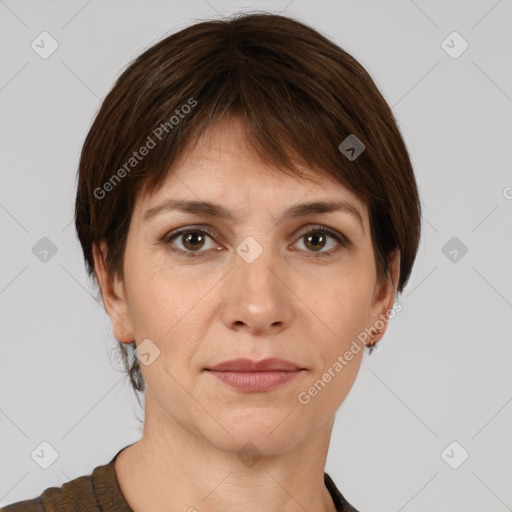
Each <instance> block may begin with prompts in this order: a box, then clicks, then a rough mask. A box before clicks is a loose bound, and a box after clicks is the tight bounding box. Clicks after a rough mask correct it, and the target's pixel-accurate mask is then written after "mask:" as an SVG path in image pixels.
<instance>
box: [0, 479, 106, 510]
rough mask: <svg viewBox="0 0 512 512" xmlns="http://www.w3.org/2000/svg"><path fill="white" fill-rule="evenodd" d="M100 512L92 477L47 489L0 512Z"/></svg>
mask: <svg viewBox="0 0 512 512" xmlns="http://www.w3.org/2000/svg"><path fill="white" fill-rule="evenodd" d="M75 510H88V511H91V512H95V511H100V510H101V509H100V508H99V507H98V501H97V499H96V495H95V491H94V483H93V478H92V475H88V476H80V477H78V478H75V479H74V480H71V481H70V482H67V483H65V484H63V485H62V486H61V487H49V488H48V489H46V490H45V491H43V493H42V494H41V495H40V496H38V497H37V498H33V499H29V500H24V501H20V502H17V503H12V504H10V505H7V506H6V507H3V508H1V509H0V512H22V511H23V512H71V511H75Z"/></svg>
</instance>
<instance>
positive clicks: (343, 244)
mask: <svg viewBox="0 0 512 512" xmlns="http://www.w3.org/2000/svg"><path fill="white" fill-rule="evenodd" d="M187 233H203V234H206V235H208V236H209V237H210V238H212V239H214V238H215V236H216V233H215V232H214V231H213V230H212V229H211V228H209V227H208V226H201V227H197V228H196V227H194V226H187V227H185V228H180V229H178V230H175V231H171V232H170V233H166V234H165V235H164V236H163V237H162V238H161V239H160V241H159V243H160V244H163V245H164V246H166V247H167V248H168V249H169V250H170V251H171V252H173V253H176V254H178V255H179V256H184V257H186V258H198V257H202V255H201V253H206V252H208V251H195V252H194V251H183V250H181V249H177V248H176V247H173V245H172V242H173V241H174V239H175V238H178V237H179V235H183V234H187ZM313 233H323V234H326V235H329V236H330V237H332V238H334V239H335V240H336V241H337V242H338V244H339V245H338V246H337V247H335V248H334V249H330V250H329V251H325V252H319V253H316V254H315V253H311V257H313V258H324V257H328V256H333V255H334V254H335V253H337V252H338V251H339V250H341V249H342V248H347V247H348V246H349V245H350V241H349V240H348V239H347V238H346V237H345V236H343V235H342V234H341V233H338V232H336V231H333V230H331V229H329V228H326V227H325V226H318V227H314V228H311V229H310V230H308V231H306V232H305V233H303V234H302V235H301V236H300V237H299V240H300V239H301V238H304V237H305V236H307V235H310V234H313Z"/></svg>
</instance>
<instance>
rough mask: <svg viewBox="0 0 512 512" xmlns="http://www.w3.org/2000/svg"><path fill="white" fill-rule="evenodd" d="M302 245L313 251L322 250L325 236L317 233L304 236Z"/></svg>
mask: <svg viewBox="0 0 512 512" xmlns="http://www.w3.org/2000/svg"><path fill="white" fill-rule="evenodd" d="M304 240H305V243H304V245H305V246H306V247H308V248H309V249H311V250H313V251H318V250H321V249H323V248H324V246H325V243H326V236H325V235H324V234H323V233H320V232H317V233H313V234H309V235H304Z"/></svg>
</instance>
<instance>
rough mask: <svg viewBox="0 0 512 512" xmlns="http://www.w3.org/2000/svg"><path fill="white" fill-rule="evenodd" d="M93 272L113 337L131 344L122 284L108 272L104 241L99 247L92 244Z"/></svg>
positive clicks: (129, 323) (129, 325)
mask: <svg viewBox="0 0 512 512" xmlns="http://www.w3.org/2000/svg"><path fill="white" fill-rule="evenodd" d="M92 250H93V259H94V271H95V275H96V279H97V281H98V284H99V286H100V291H101V297H102V299H103V305H104V306H105V310H106V312H107V314H108V316H109V317H110V321H111V322H112V332H113V334H114V337H115V338H116V339H117V340H119V341H120V342H121V343H131V342H133V341H134V335H133V330H132V325H131V321H130V317H129V315H128V305H127V301H126V292H125V287H124V283H123V282H122V280H121V279H120V278H119V277H118V276H117V275H114V276H113V275H112V274H111V273H110V272H108V270H107V268H106V265H105V260H106V256H107V250H108V249H107V244H106V242H105V241H104V240H102V241H101V242H100V245H99V246H98V244H93V247H92Z"/></svg>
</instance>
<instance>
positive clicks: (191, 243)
mask: <svg viewBox="0 0 512 512" xmlns="http://www.w3.org/2000/svg"><path fill="white" fill-rule="evenodd" d="M213 236H215V233H214V232H213V231H212V230H211V229H210V228H208V227H207V226H203V227H202V228H201V229H198V228H197V229H196V228H193V227H190V226H188V227H186V228H182V229H179V230H177V231H172V232H171V233H168V234H167V235H165V236H164V238H163V239H162V240H161V242H162V243H163V244H164V245H165V246H167V247H168V248H169V250H170V251H171V252H175V253H178V254H179V255H182V256H187V257H192V258H193V257H195V256H196V254H195V253H198V252H206V251H201V250H200V249H202V248H203V247H204V245H205V241H206V239H207V238H209V239H210V240H211V241H212V242H213V239H212V237H213ZM175 239H177V240H178V241H179V242H180V243H181V245H182V247H183V249H180V248H176V247H175V246H174V240H175ZM207 249H208V247H207ZM210 249H211V247H210Z"/></svg>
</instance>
